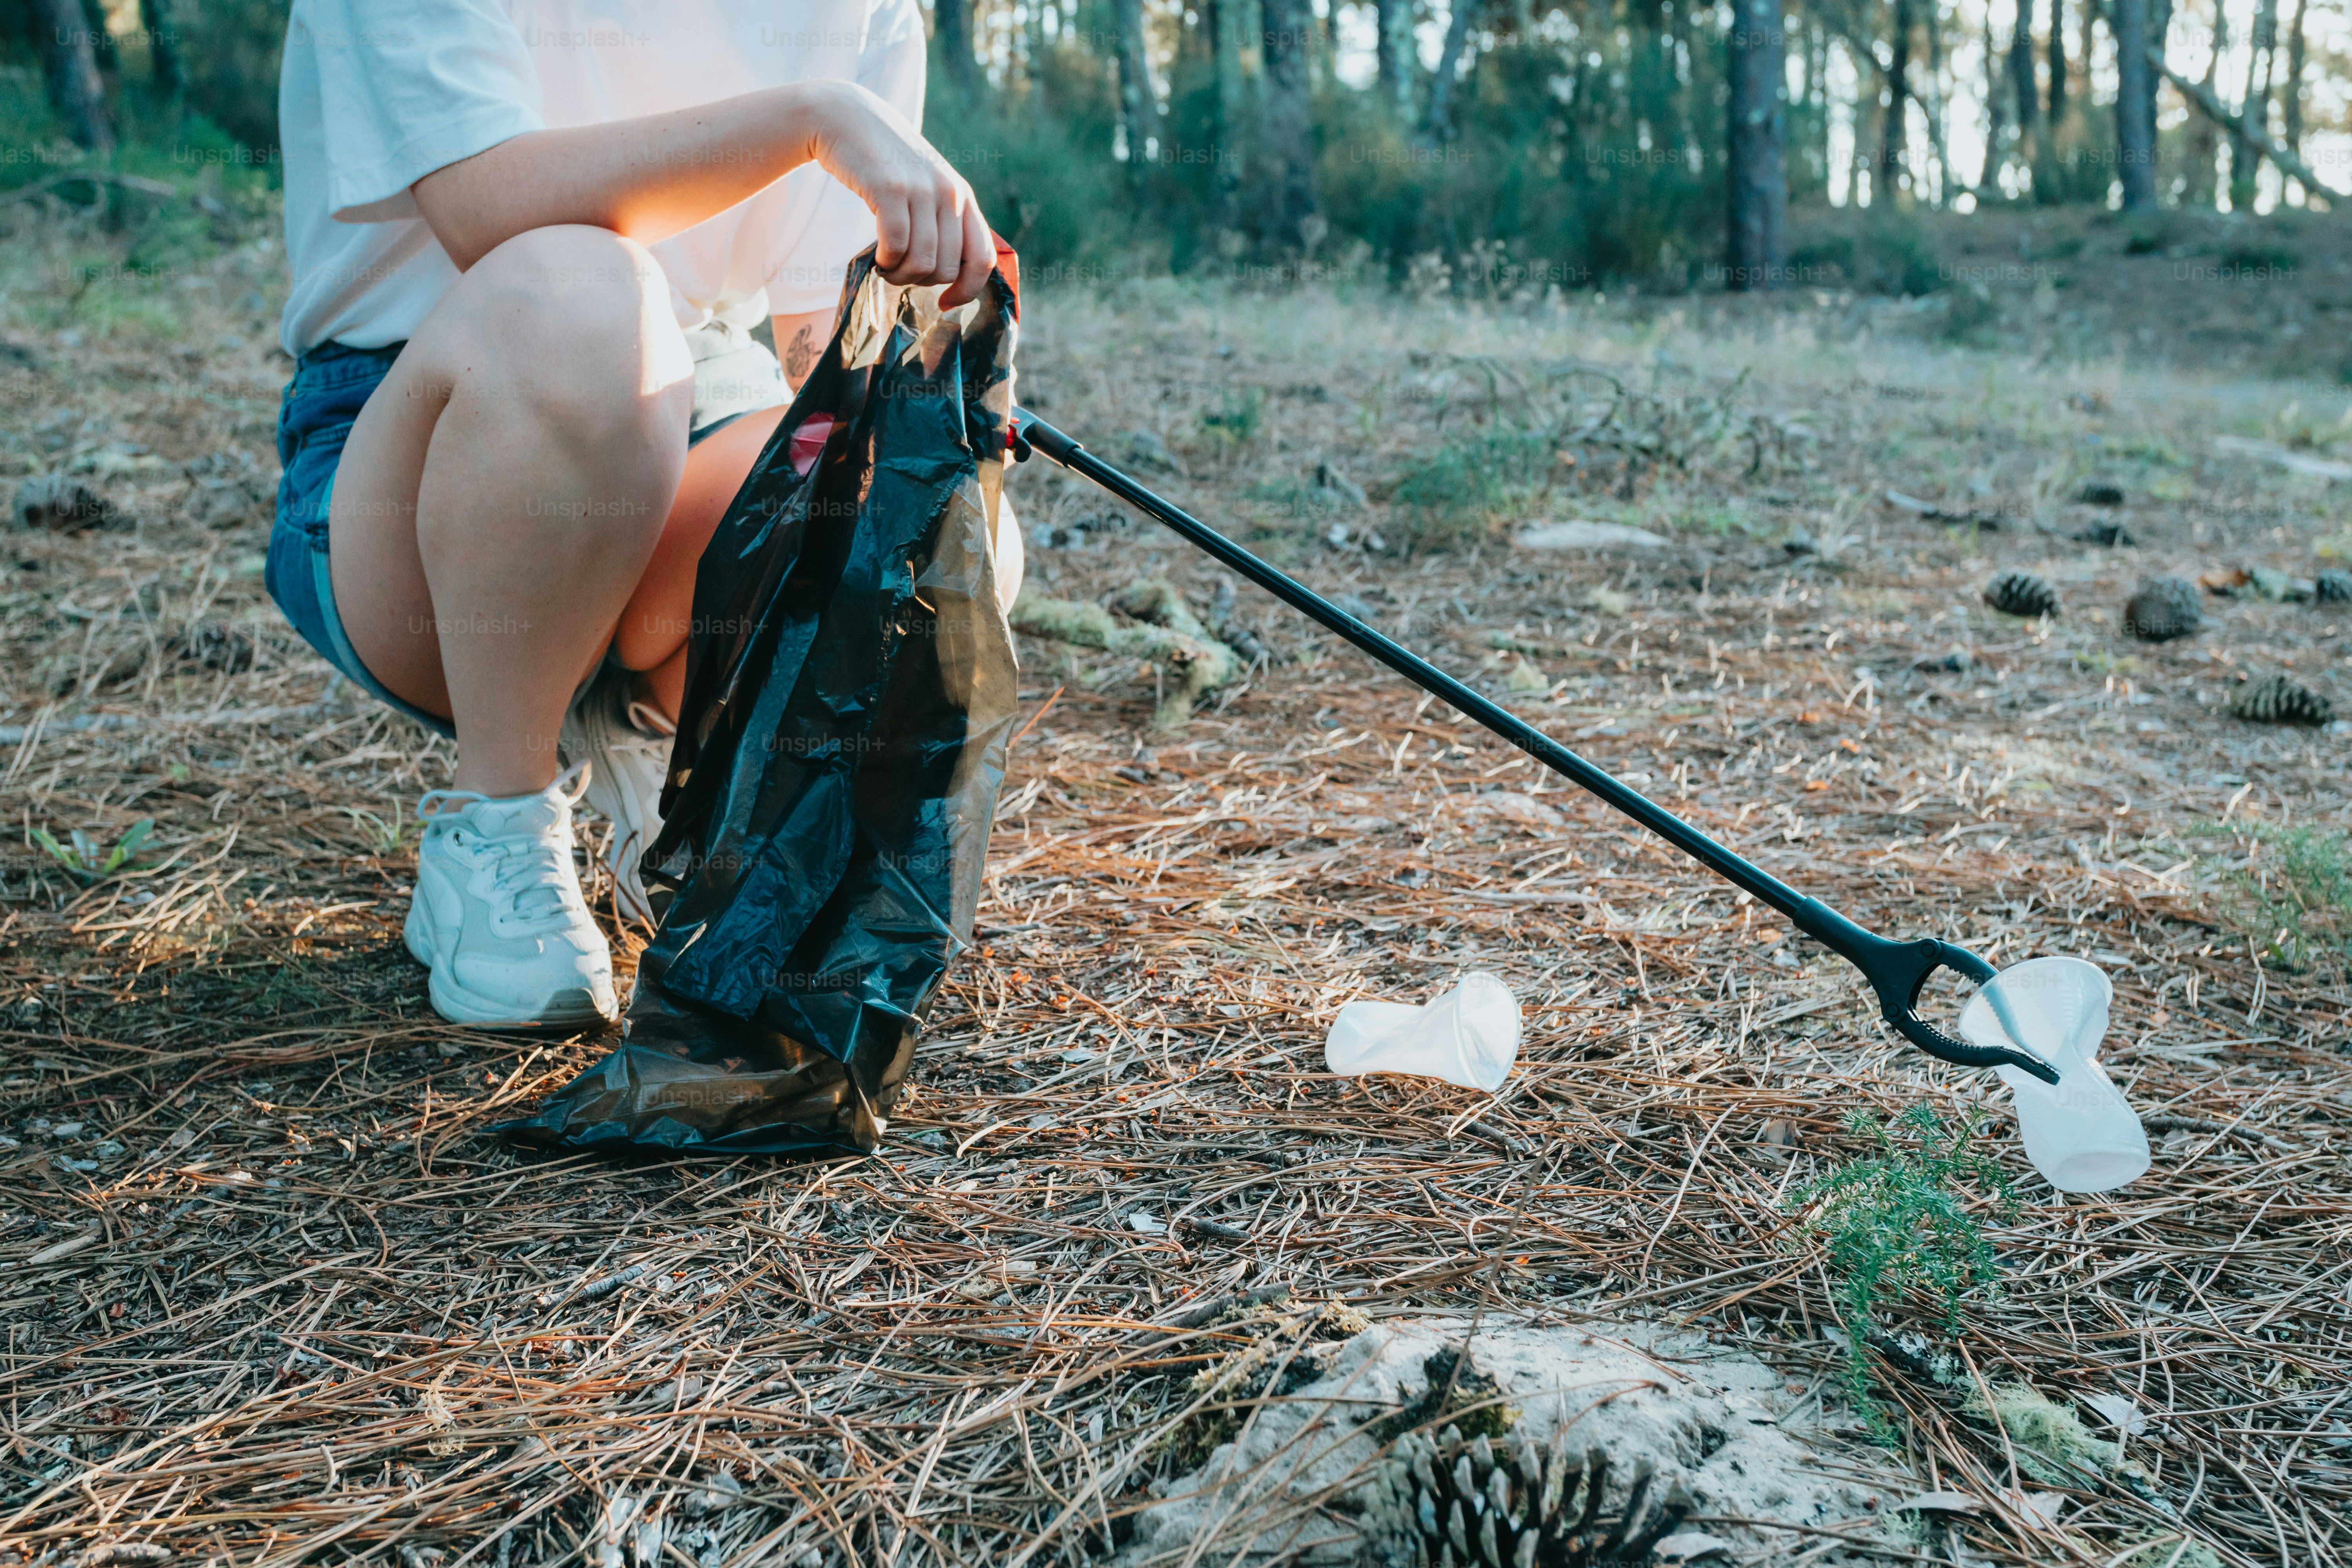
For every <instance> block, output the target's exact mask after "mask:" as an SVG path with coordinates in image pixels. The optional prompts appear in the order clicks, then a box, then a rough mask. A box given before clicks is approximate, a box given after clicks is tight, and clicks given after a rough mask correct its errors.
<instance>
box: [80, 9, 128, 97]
mask: <svg viewBox="0 0 2352 1568" xmlns="http://www.w3.org/2000/svg"><path fill="white" fill-rule="evenodd" d="M81 25H82V27H83V29H84V30H85V31H87V32H88V33H89V58H90V63H91V64H93V65H95V66H96V67H98V75H99V79H100V81H101V82H103V81H105V80H106V79H109V78H113V79H118V80H119V79H121V75H122V56H121V54H120V53H118V52H117V51H116V49H115V47H114V35H113V33H111V32H110V31H109V30H108V28H107V26H106V7H105V5H102V4H100V0H81Z"/></svg>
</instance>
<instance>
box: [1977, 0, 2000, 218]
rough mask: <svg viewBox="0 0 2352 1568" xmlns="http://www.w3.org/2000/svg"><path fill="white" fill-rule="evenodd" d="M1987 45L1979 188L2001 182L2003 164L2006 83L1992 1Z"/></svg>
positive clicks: (1988, 9) (1987, 13) (1987, 9)
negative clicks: (1995, 40) (2003, 92)
mask: <svg viewBox="0 0 2352 1568" xmlns="http://www.w3.org/2000/svg"><path fill="white" fill-rule="evenodd" d="M1984 49H1985V79H1984V111H1985V142H1984V162H1983V163H1980V164H1979V165H1978V167H1977V183H1976V184H1975V185H1974V186H1973V187H1971V188H1972V189H1975V190H1979V191H1989V190H1991V189H1993V188H1995V187H1996V186H1997V185H1998V184H1999V183H2000V164H2001V155H2000V133H2001V130H2002V127H2003V125H2004V124H2005V121H2003V119H2002V116H2001V102H2000V95H2001V89H2002V88H2003V87H2004V86H2005V85H2006V84H2005V83H2003V82H2002V80H2001V79H2000V64H2001V53H2000V48H1999V47H1996V46H1995V45H1994V43H1993V37H1992V7H1991V6H1990V5H1988V6H1986V7H1985V39H1984Z"/></svg>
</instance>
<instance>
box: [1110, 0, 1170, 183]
mask: <svg viewBox="0 0 2352 1568" xmlns="http://www.w3.org/2000/svg"><path fill="white" fill-rule="evenodd" d="M1112 12H1113V14H1114V15H1115V16H1117V17H1118V122H1119V125H1120V126H1121V128H1123V129H1124V130H1125V131H1126V132H1127V177H1128V180H1129V183H1130V184H1136V183H1139V182H1140V181H1141V180H1142V178H1143V174H1144V171H1145V170H1147V169H1149V168H1150V166H1151V158H1152V153H1153V150H1154V146H1155V144H1156V143H1157V142H1159V140H1160V89H1159V88H1158V86H1157V84H1155V83H1154V82H1153V81H1152V79H1151V56H1150V51H1149V45H1148V43H1147V40H1146V39H1145V37H1144V33H1143V0H1114V4H1113V5H1112Z"/></svg>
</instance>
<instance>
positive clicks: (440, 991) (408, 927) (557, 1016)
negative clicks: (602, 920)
mask: <svg viewBox="0 0 2352 1568" xmlns="http://www.w3.org/2000/svg"><path fill="white" fill-rule="evenodd" d="M414 898H415V895H413V894H412V895H411V899H412V902H411V903H410V905H409V915H408V919H407V921H405V922H404V923H403V925H402V927H401V933H400V934H401V940H402V942H404V944H405V945H406V946H407V948H408V956H409V957H411V958H413V959H415V960H416V962H417V963H421V964H423V965H424V966H425V970H426V972H427V973H429V975H430V976H431V979H430V983H429V984H427V985H426V986H425V992H426V994H427V995H428V996H430V997H431V999H432V1002H433V1011H434V1012H436V1013H437V1014H439V1015H440V1016H441V1017H442V1018H443V1020H444V1021H446V1022H447V1023H452V1024H470V1025H472V1026H474V1027H476V1028H480V1029H540V1028H547V1027H551V1026H571V1025H577V1024H609V1023H611V1022H612V1021H613V1020H614V1018H616V1017H618V1016H620V1010H619V1009H618V1008H617V1007H616V1008H614V1010H613V1011H611V1012H607V1011H605V1010H604V1008H603V1007H600V1006H598V1005H596V998H595V995H594V994H593V993H592V992H589V991H585V990H578V991H573V992H571V993H568V995H569V996H571V997H575V998H577V1000H575V1001H564V1000H563V999H562V997H558V998H555V999H551V1001H550V1003H549V1005H547V1006H546V1007H545V1008H543V1009H541V1011H540V1013H539V1014H538V1015H537V1016H534V1017H529V1018H518V1017H515V1016H513V1013H512V1011H511V1010H510V1009H509V1008H506V1007H503V1006H500V1005H499V1004H498V1003H496V1002H493V1001H491V1000H490V999H489V998H488V997H486V996H483V995H480V994H478V993H476V992H472V991H468V990H467V989H466V988H465V987H464V986H463V985H460V984H457V982H456V981H455V980H452V979H450V978H449V977H448V973H447V972H446V971H445V970H444V969H443V968H442V967H441V966H440V965H439V964H438V963H435V962H434V954H433V949H432V945H431V941H430V936H429V933H428V932H427V931H425V930H422V929H420V928H425V927H429V926H430V925H431V924H432V922H433V916H432V912H431V910H429V909H428V908H427V907H426V906H425V905H422V904H418V903H416V902H414V901H413V900H414ZM559 1002H562V1005H558V1003H559Z"/></svg>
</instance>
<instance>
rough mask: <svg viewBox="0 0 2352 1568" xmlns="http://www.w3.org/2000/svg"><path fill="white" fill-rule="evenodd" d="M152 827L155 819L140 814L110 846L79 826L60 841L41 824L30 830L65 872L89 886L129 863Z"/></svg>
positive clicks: (34, 839) (151, 830) (150, 832)
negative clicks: (65, 839) (64, 839)
mask: <svg viewBox="0 0 2352 1568" xmlns="http://www.w3.org/2000/svg"><path fill="white" fill-rule="evenodd" d="M154 831H155V819H154V818H153V817H152V816H142V817H141V818H140V819H139V820H138V821H136V822H134V823H132V824H131V827H130V829H129V831H127V832H125V833H124V834H123V836H122V837H121V838H119V839H117V840H115V844H114V847H113V848H111V849H109V848H107V847H105V846H104V845H102V844H100V842H99V841H98V840H97V839H95V838H93V837H90V836H89V833H87V832H85V831H84V830H83V829H81V828H79V827H77V828H75V829H74V830H73V832H72V833H70V834H68V836H67V837H68V842H67V843H64V844H60V843H58V841H57V840H56V839H55V838H53V837H50V836H49V831H48V829H47V828H45V827H36V828H34V829H33V830H32V834H33V842H34V843H36V844H37V845H39V846H40V847H42V848H44V849H46V850H47V851H48V852H49V854H50V856H51V857H52V858H55V859H56V861H57V863H58V865H60V866H62V867H64V868H65V870H66V874H67V875H68V876H69V877H71V878H73V879H74V880H76V881H78V882H79V883H81V884H82V886H84V887H89V886H91V885H92V884H94V883H98V882H102V881H104V880H106V879H107V878H109V877H111V876H113V875H114V874H115V873H116V872H117V871H120V870H121V869H122V868H123V867H125V866H128V865H129V864H131V858H132V857H133V856H135V855H137V854H138V853H139V847H140V846H141V845H142V844H144V843H146V842H147V837H148V835H150V834H152V833H153V832H154Z"/></svg>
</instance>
